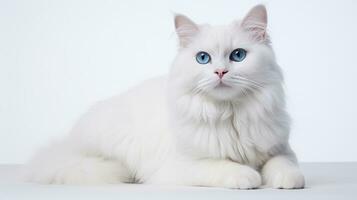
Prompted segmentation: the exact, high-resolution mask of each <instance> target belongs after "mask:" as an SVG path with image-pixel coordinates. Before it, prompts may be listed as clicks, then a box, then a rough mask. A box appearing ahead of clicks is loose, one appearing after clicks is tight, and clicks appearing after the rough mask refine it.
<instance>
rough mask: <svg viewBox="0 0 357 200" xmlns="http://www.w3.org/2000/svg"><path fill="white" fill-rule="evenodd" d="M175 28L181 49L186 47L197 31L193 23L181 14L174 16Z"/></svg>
mask: <svg viewBox="0 0 357 200" xmlns="http://www.w3.org/2000/svg"><path fill="white" fill-rule="evenodd" d="M175 28H176V33H177V35H178V37H179V41H180V46H181V47H186V46H187V45H188V44H189V43H190V42H191V41H192V38H193V37H194V36H195V35H196V34H197V33H198V30H199V29H198V26H197V25H196V24H195V23H194V22H193V21H191V20H190V19H189V18H188V17H186V16H185V15H181V14H176V15H175Z"/></svg>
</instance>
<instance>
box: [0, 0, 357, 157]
mask: <svg viewBox="0 0 357 200" xmlns="http://www.w3.org/2000/svg"><path fill="white" fill-rule="evenodd" d="M260 2H261V1H252V0H249V1H248V0H245V1H244V0H219V1H218V0H217V1H207V0H195V1H192V0H177V1H164V0H161V1H144V0H142V1H134V0H125V1H124V0H118V1H114V0H113V1H103V0H101V1H99V0H98V1H89V0H81V1H76V0H58V1H45V0H31V1H26V0H0V163H23V162H25V161H26V160H27V159H28V158H29V157H30V155H31V154H32V153H33V152H34V150H35V149H36V148H38V147H40V146H41V145H43V144H45V143H46V142H48V141H49V140H50V139H52V138H56V137H60V136H63V135H65V134H66V132H67V131H68V129H69V128H70V127H71V125H72V124H73V123H74V121H75V120H76V119H77V118H78V117H79V116H80V114H81V113H83V112H84V111H85V110H86V109H87V108H88V107H89V106H90V105H91V104H93V103H94V102H95V101H97V100H100V99H104V98H107V97H109V96H111V95H114V94H116V93H118V92H121V91H123V90H126V89H127V88H129V87H130V86H133V85H135V84H137V83H139V82H140V81H142V80H144V79H147V78H150V77H153V76H156V75H161V74H165V73H166V72H167V71H168V68H169V65H170V62H171V60H172V58H173V57H174V55H175V50H176V38H175V33H174V27H173V23H172V21H173V12H181V13H184V14H186V15H188V16H190V17H191V18H192V19H194V20H195V21H196V22H199V23H212V24H224V23H229V22H231V21H232V20H233V19H235V18H240V17H242V16H243V15H244V14H245V13H246V12H247V11H248V10H249V9H250V8H251V7H252V6H253V5H255V4H256V3H260ZM262 3H264V4H265V5H266V6H267V8H268V12H269V29H270V33H271V36H272V40H273V45H274V48H275V50H276V54H277V58H278V62H279V63H280V65H281V66H282V68H283V70H284V72H285V75H286V87H287V93H288V104H289V110H290V113H291V115H292V117H293V120H294V123H293V129H292V137H291V143H292V146H293V148H294V149H295V151H296V152H297V155H298V157H299V158H300V160H301V161H357V144H356V141H357V119H356V116H357V106H356V105H355V104H356V102H357V94H356V86H357V65H356V64H357V62H356V58H357V55H356V46H357V39H356V38H357V11H356V10H357V1H353V0H350V1H348V0H344V1H337V0H336V1H327V0H325V1H301V0H300V1H299V0H294V1H284V0H272V1H264V2H262Z"/></svg>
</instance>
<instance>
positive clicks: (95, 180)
mask: <svg viewBox="0 0 357 200" xmlns="http://www.w3.org/2000/svg"><path fill="white" fill-rule="evenodd" d="M24 179H26V181H30V182H36V183H44V184H81V185H82V184H113V183H120V182H129V181H130V177H129V172H128V170H127V169H126V168H125V167H124V165H122V164H121V162H119V161H117V160H112V159H105V158H103V157H99V156H95V155H91V154H89V153H88V152H87V153H86V152H82V151H79V149H76V148H72V147H69V146H67V145H66V144H65V143H60V144H55V145H51V146H50V147H47V148H44V149H42V150H41V151H39V152H38V153H37V154H36V155H35V156H34V158H33V159H32V160H31V161H30V162H29V163H28V164H27V166H26V169H25V174H24Z"/></svg>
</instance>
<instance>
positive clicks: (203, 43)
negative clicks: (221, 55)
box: [195, 24, 250, 52]
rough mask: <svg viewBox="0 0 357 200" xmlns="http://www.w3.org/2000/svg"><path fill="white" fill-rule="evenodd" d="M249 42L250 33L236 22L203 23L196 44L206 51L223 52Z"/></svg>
mask: <svg viewBox="0 0 357 200" xmlns="http://www.w3.org/2000/svg"><path fill="white" fill-rule="evenodd" d="M249 42H250V41H249V37H248V35H247V34H246V33H245V32H244V31H242V30H241V29H240V28H239V26H237V25H235V24H231V25H223V26H211V25H203V26H202V27H201V28H200V34H199V35H198V37H197V38H196V44H195V46H196V48H200V49H202V50H205V51H211V52H222V51H230V50H232V49H236V48H239V47H242V46H244V45H246V44H248V43H249Z"/></svg>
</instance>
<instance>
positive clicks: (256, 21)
mask: <svg viewBox="0 0 357 200" xmlns="http://www.w3.org/2000/svg"><path fill="white" fill-rule="evenodd" d="M267 24H268V16H267V10H266V8H265V6H264V5H257V6H255V7H253V8H252V9H251V10H250V11H249V12H248V14H247V15H246V16H245V17H244V19H243V20H242V22H241V24H240V26H241V27H242V28H243V29H244V30H245V31H248V32H249V33H250V34H251V35H252V37H253V38H254V39H255V40H258V41H264V40H266V39H267V33H266V30H267Z"/></svg>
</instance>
